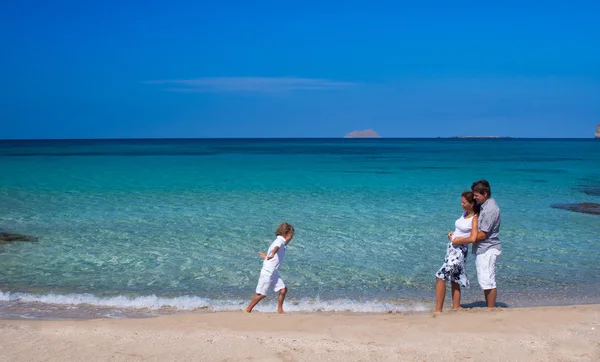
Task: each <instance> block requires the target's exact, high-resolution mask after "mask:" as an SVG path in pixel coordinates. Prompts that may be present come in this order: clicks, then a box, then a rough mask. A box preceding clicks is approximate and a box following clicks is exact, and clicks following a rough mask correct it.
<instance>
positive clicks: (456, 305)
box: [451, 282, 460, 310]
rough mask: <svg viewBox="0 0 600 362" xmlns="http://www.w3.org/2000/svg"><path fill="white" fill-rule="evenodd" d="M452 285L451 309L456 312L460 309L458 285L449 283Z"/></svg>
mask: <svg viewBox="0 0 600 362" xmlns="http://www.w3.org/2000/svg"><path fill="white" fill-rule="evenodd" d="M451 284H452V309H454V310H458V309H460V284H458V283H454V282H453V283H451Z"/></svg>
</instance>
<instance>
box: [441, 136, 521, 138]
mask: <svg viewBox="0 0 600 362" xmlns="http://www.w3.org/2000/svg"><path fill="white" fill-rule="evenodd" d="M451 138H512V137H510V136H452V137H451Z"/></svg>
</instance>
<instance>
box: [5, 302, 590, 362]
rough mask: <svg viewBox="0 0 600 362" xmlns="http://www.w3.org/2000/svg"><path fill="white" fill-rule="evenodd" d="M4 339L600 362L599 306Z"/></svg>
mask: <svg viewBox="0 0 600 362" xmlns="http://www.w3.org/2000/svg"><path fill="white" fill-rule="evenodd" d="M0 338H1V340H2V341H3V355H4V356H6V358H7V359H8V360H11V361H26V360H27V361H28V360H40V359H44V360H50V361H61V360H84V359H85V360H90V361H96V360H109V359H110V360H117V361H130V360H140V359H141V360H151V361H164V360H168V361H174V360H207V361H213V360H242V359H258V360H286V361H295V360H298V361H302V360H307V361H308V360H326V359H332V360H344V361H347V360H349V361H352V360H409V361H413V360H414V361H422V360H428V361H431V360H473V359H474V360H499V361H500V360H502V361H503V360H544V361H592V360H597V359H598V358H600V304H590V305H574V306H560V307H531V308H496V309H494V310H487V309H486V308H472V309H465V310H460V311H457V312H452V311H448V312H444V313H442V314H433V313H427V314H424V315H406V314H402V313H392V314H387V313H381V314H380V313H378V314H372V313H367V314H355V313H352V314H339V313H334V314H330V313H290V314H288V315H277V314H275V313H264V312H258V313H252V314H246V313H243V312H242V311H239V312H216V313H198V312H190V313H179V314H175V315H168V316H160V317H157V318H125V319H92V320H58V321H57V320H26V319H18V320H15V319H0ZM490 353H491V354H490Z"/></svg>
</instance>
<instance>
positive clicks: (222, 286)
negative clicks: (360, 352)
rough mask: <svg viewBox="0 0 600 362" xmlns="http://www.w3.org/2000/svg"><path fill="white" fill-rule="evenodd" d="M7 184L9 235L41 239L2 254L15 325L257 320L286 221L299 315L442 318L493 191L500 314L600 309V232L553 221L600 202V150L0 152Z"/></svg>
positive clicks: (76, 143) (161, 143)
mask: <svg viewBox="0 0 600 362" xmlns="http://www.w3.org/2000/svg"><path fill="white" fill-rule="evenodd" d="M0 170H1V172H0V231H3V232H14V233H22V234H27V235H34V236H36V237H38V238H39V241H38V242H32V243H30V242H15V243H9V244H0V314H2V315H5V316H23V317H33V318H36V317H51V318H63V317H68V318H73V317H97V316H108V317H122V316H146V315H154V314H158V313H171V312H177V311H188V310H198V309H200V310H206V311H220V310H236V309H240V308H242V307H243V306H245V305H246V303H247V302H248V301H249V299H250V298H251V297H252V295H253V294H254V288H255V286H256V281H257V278H258V275H259V271H260V267H261V259H260V258H259V257H258V255H257V252H258V251H265V250H266V249H267V247H268V246H269V244H270V242H271V241H272V240H273V239H274V230H275V229H276V227H277V225H278V224H279V223H280V222H282V221H288V222H290V223H292V224H293V225H294V226H295V227H296V236H295V237H294V240H293V241H292V242H291V243H290V245H289V248H288V252H287V256H286V261H285V264H284V265H283V267H282V269H281V272H280V273H281V275H282V277H283V279H284V280H285V282H286V284H287V285H288V287H289V288H290V292H289V293H288V300H287V309H288V310H289V311H306V312H309V311H356V312H384V311H388V310H394V311H424V310H428V309H430V308H431V307H432V303H433V299H434V282H435V279H434V274H435V272H436V271H437V269H438V268H439V267H440V265H441V264H442V262H443V259H444V254H445V249H446V244H447V239H446V235H447V233H448V232H449V231H451V230H452V229H453V228H454V221H455V220H456V218H458V217H459V216H460V213H461V209H460V194H461V192H462V191H464V190H466V189H468V188H469V187H470V185H471V183H472V182H473V181H476V180H478V179H481V178H485V179H487V180H489V181H490V183H491V185H492V195H493V196H494V197H495V198H496V200H497V202H498V204H499V205H500V208H501V210H502V217H503V221H502V227H501V233H500V238H501V241H502V244H503V249H504V251H503V254H502V256H501V257H500V259H499V261H498V284H499V296H498V301H499V303H500V305H501V306H506V307H515V306H533V305H552V304H573V303H598V302H600V278H599V277H598V276H599V275H600V242H599V241H600V216H598V215H589V214H582V213H576V212H571V211H567V210H561V209H556V208H552V207H551V205H553V204H560V203H577V202H595V203H600V196H599V195H598V192H597V190H599V189H600V140H594V139H578V140H548V139H544V140H537V139H377V140H356V139H234V140H224V139H221V140H192V139H185V140H65V141H0ZM467 263H468V273H469V277H470V279H471V288H470V289H466V290H465V291H464V293H463V302H464V304H465V305H467V306H478V305H480V304H481V300H482V299H483V293H482V292H481V290H480V289H479V286H478V284H477V279H476V274H475V268H474V258H473V257H472V255H469V259H468V261H467ZM274 301H275V298H274V295H270V297H268V298H267V300H266V302H264V304H261V305H259V307H258V310H261V311H275V307H274V303H273V302H274Z"/></svg>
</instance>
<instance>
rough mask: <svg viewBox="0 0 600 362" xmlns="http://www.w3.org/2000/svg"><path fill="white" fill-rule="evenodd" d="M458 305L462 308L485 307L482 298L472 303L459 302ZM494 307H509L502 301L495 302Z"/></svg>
mask: <svg viewBox="0 0 600 362" xmlns="http://www.w3.org/2000/svg"><path fill="white" fill-rule="evenodd" d="M460 306H461V307H463V308H485V307H487V305H486V304H485V301H484V300H481V301H477V302H472V303H465V304H461V305H460ZM496 307H497V308H509V306H508V304H506V303H502V302H496Z"/></svg>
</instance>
